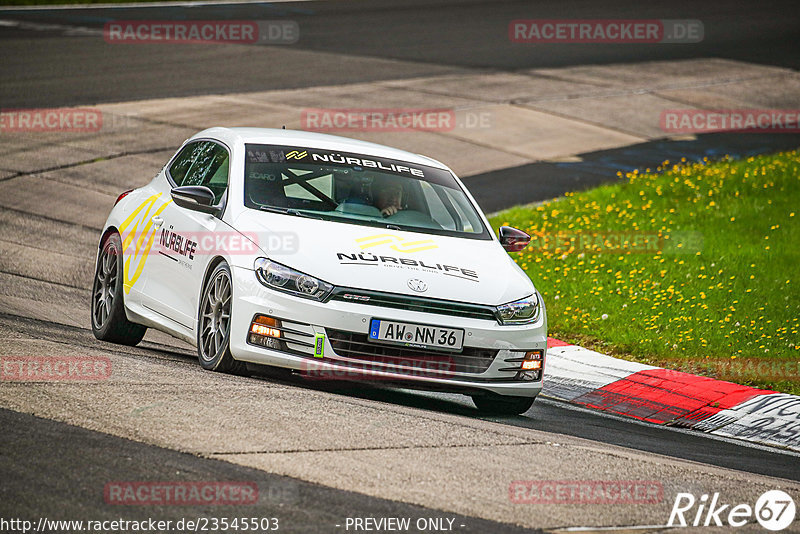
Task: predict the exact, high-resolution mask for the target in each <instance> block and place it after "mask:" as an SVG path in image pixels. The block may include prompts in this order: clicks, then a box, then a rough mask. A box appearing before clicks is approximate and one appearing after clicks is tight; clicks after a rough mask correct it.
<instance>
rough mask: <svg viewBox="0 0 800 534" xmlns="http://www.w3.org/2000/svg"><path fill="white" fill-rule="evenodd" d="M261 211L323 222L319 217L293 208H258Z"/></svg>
mask: <svg viewBox="0 0 800 534" xmlns="http://www.w3.org/2000/svg"><path fill="white" fill-rule="evenodd" d="M258 209H259V210H261V211H268V212H270V213H281V214H283V215H294V216H295V217H305V218H307V219H319V220H321V219H322V217H317V216H316V215H311V214H309V213H304V212H302V211H299V210H296V209H293V208H278V207H276V206H261V207H259V208H258Z"/></svg>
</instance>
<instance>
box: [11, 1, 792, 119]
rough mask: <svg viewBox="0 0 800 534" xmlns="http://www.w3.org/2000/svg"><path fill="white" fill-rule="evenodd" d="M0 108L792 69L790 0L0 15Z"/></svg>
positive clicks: (260, 6) (283, 6)
mask: <svg viewBox="0 0 800 534" xmlns="http://www.w3.org/2000/svg"><path fill="white" fill-rule="evenodd" d="M574 18H583V19H698V20H701V21H702V22H703V25H704V30H705V32H704V33H705V35H704V39H703V41H702V42H700V43H696V44H644V45H630V44H590V45H586V44H538V45H528V44H517V43H511V42H510V41H509V38H508V24H509V22H510V21H512V20H515V19H574ZM126 19H132V20H186V19H192V20H215V19H225V20H293V21H296V22H297V23H298V25H299V27H300V40H299V41H298V42H297V43H295V44H292V45H288V46H283V47H280V46H271V47H263V46H258V45H252V46H245V45H225V46H208V45H182V46H168V47H164V46H161V45H119V44H117V45H113V44H108V43H106V42H104V41H103V40H102V39H98V38H97V37H96V36H80V34H75V33H74V32H73V33H72V34H70V32H69V31H68V30H69V29H70V28H72V29H74V28H75V27H85V28H91V29H95V30H97V29H102V27H103V25H104V24H105V23H107V22H112V21H114V20H126ZM0 20H14V21H27V22H36V23H44V24H50V25H58V26H62V27H63V28H61V29H47V27H43V26H40V27H38V29H35V27H32V28H27V27H26V28H15V27H3V26H0V48H1V49H2V50H3V54H2V59H0V65H2V71H3V82H2V85H0V104H1V105H2V107H4V108H15V107H36V106H51V107H55V106H64V105H81V104H96V103H101V102H119V101H129V100H141V99H149V98H159V97H166V96H170V97H175V96H188V95H198V94H210V93H234V92H247V91H265V90H269V89H289V88H302V87H310V86H315V85H337V84H343V83H357V82H366V81H376V80H388V79H400V78H410V77H415V76H423V75H431V74H446V73H457V72H475V71H486V72H498V71H518V70H525V69H533V68H546V67H550V68H552V67H564V66H571V65H593V64H607V63H626V62H641V61H652V60H667V59H685V58H694V57H718V58H727V59H735V60H740V61H746V62H753V63H760V64H767V65H778V66H784V67H791V68H798V67H800V56H799V55H798V54H797V48H796V43H797V42H798V41H800V12H798V10H797V5H796V3H795V2H792V1H791V0H766V1H760V2H748V1H709V2H696V1H693V0H675V1H671V2H632V1H630V0H605V1H603V2H596V1H593V0H583V1H578V2H574V1H573V2H564V1H561V0H543V1H539V2H535V3H534V2H526V1H509V2H477V1H472V0H440V1H433V2H427V1H422V0H413V1H411V2H400V1H388V2H383V1H379V0H366V1H360V0H359V1H344V2H287V3H254V4H239V5H235V4H234V5H224V6H198V7H163V8H147V7H143V8H136V9H125V8H115V9H104V10H100V9H72V10H71V9H66V10H57V11H55V10H51V11H47V10H44V11H39V10H37V11H20V10H15V9H14V8H13V7H12V8H7V9H6V8H4V9H2V10H0Z"/></svg>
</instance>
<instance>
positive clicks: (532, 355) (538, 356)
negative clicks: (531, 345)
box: [525, 350, 544, 361]
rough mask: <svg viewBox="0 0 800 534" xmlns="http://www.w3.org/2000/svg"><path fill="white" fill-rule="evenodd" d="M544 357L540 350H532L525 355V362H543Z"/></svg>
mask: <svg viewBox="0 0 800 534" xmlns="http://www.w3.org/2000/svg"><path fill="white" fill-rule="evenodd" d="M543 359H544V356H543V355H542V351H540V350H530V351H528V352H526V353H525V360H539V361H541V360H543Z"/></svg>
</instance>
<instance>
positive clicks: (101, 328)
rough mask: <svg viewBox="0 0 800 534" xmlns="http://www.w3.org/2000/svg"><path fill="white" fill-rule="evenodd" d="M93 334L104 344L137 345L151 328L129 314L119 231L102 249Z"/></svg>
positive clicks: (94, 288) (94, 297)
mask: <svg viewBox="0 0 800 534" xmlns="http://www.w3.org/2000/svg"><path fill="white" fill-rule="evenodd" d="M91 315H92V332H93V333H94V337H96V338H97V339H99V340H101V341H108V342H110V343H117V344H120V345H130V346H133V345H136V344H137V343H139V342H140V341H141V340H142V338H143V337H144V334H145V332H147V327H145V326H142V325H140V324H136V323H132V322H130V321H129V320H128V317H127V316H126V315H125V303H124V294H123V290H122V240H121V239H120V237H119V234H117V233H116V232H115V233H113V234H109V235H108V236H107V237H106V238H105V239H104V240H103V242H102V244H101V246H100V254H98V256H97V265H96V266H95V271H94V282H93V283H92V303H91Z"/></svg>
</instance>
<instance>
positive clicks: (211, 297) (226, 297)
mask: <svg viewBox="0 0 800 534" xmlns="http://www.w3.org/2000/svg"><path fill="white" fill-rule="evenodd" d="M232 306H233V283H232V278H231V269H230V267H228V264H227V263H225V262H224V261H223V262H221V263H220V264H219V265H217V267H216V268H215V269H214V272H212V273H211V277H209V279H208V283H207V284H206V286H205V288H203V298H202V300H201V301H200V314H199V320H198V323H197V324H198V327H199V328H198V329H197V358H198V359H199V360H200V365H202V366H203V368H204V369H208V370H209V371H219V372H222V373H233V374H244V373H245V372H246V370H247V367H246V365H245V364H244V363H243V362H238V361H236V360H234V359H233V355H232V354H231V347H230V336H231V308H232Z"/></svg>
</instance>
